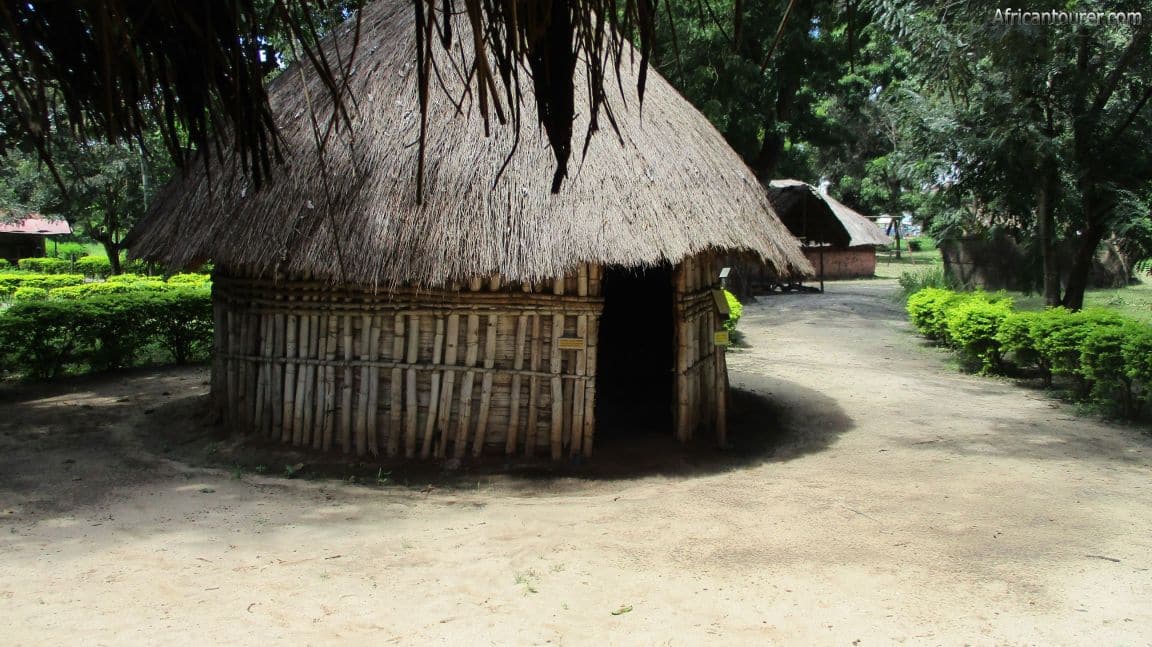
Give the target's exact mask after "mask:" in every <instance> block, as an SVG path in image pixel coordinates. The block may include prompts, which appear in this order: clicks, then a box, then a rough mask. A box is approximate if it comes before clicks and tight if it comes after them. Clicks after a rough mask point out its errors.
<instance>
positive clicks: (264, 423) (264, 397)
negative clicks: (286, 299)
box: [253, 315, 272, 436]
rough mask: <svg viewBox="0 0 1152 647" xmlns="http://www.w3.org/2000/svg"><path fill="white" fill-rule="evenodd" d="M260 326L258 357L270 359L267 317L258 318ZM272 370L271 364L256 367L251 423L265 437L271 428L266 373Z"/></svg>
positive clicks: (270, 342)
mask: <svg viewBox="0 0 1152 647" xmlns="http://www.w3.org/2000/svg"><path fill="white" fill-rule="evenodd" d="M259 326H260V357H261V358H268V357H271V352H272V349H271V346H272V339H271V335H270V334H268V328H269V318H268V317H267V316H263V315H261V316H259ZM271 369H272V364H271V363H269V362H266V361H262V362H260V363H259V364H258V365H257V366H256V403H255V404H256V407H255V408H256V419H255V420H254V421H253V426H254V428H255V429H256V430H257V431H259V433H260V435H261V436H267V435H268V430H269V429H270V428H271V426H272V420H271V417H270V416H269V415H267V414H268V412H267V403H268V372H269V371H270V370H271Z"/></svg>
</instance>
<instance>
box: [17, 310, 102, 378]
mask: <svg viewBox="0 0 1152 647" xmlns="http://www.w3.org/2000/svg"><path fill="white" fill-rule="evenodd" d="M93 316H94V309H93V308H92V307H91V306H89V305H88V304H86V303H76V304H74V303H62V302H59V301H51V300H49V301H27V302H23V303H17V304H15V305H13V306H12V307H11V308H8V309H7V310H5V311H4V312H3V313H2V314H0V352H3V353H4V355H3V363H4V365H5V366H6V367H8V368H9V369H10V370H14V371H18V372H21V373H23V374H24V375H25V376H26V377H30V378H33V379H42V380H47V379H52V378H53V377H56V376H57V375H59V374H60V373H62V372H63V371H64V370H65V368H66V367H67V366H68V365H70V364H75V363H78V362H82V361H83V360H84V359H85V356H86V354H87V353H86V352H85V351H86V350H87V349H86V346H88V345H89V344H90V334H91V333H90V330H91V326H90V325H91V322H92V319H93Z"/></svg>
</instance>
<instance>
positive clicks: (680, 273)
mask: <svg viewBox="0 0 1152 647" xmlns="http://www.w3.org/2000/svg"><path fill="white" fill-rule="evenodd" d="M685 269H686V267H685V265H684V264H683V263H681V265H680V267H679V268H677V269H676V304H675V307H674V309H675V313H676V317H675V326H676V437H677V438H678V439H680V441H681V442H684V441H686V440H688V366H689V364H688V325H687V324H688V322H687V321H686V320H685V317H684V314H685V313H684V303H683V298H684V296H685V294H686V293H687V285H688V273H687V272H686V271H685Z"/></svg>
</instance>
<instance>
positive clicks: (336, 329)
mask: <svg viewBox="0 0 1152 647" xmlns="http://www.w3.org/2000/svg"><path fill="white" fill-rule="evenodd" d="M339 322H340V319H339V318H338V317H332V316H329V317H328V331H327V333H328V334H327V337H328V343H327V346H326V347H325V351H324V361H325V362H326V363H327V364H328V365H327V366H325V367H324V440H323V442H322V443H321V446H320V449H323V450H324V451H328V450H329V449H331V448H332V435H333V433H335V429H336V366H335V364H336V347H337V344H338V343H339V339H340V323H339Z"/></svg>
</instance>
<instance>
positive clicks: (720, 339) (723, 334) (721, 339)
mask: <svg viewBox="0 0 1152 647" xmlns="http://www.w3.org/2000/svg"><path fill="white" fill-rule="evenodd" d="M712 343H713V344H715V345H717V346H727V345H728V331H727V330H717V331H716V332H714V333H712Z"/></svg>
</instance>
